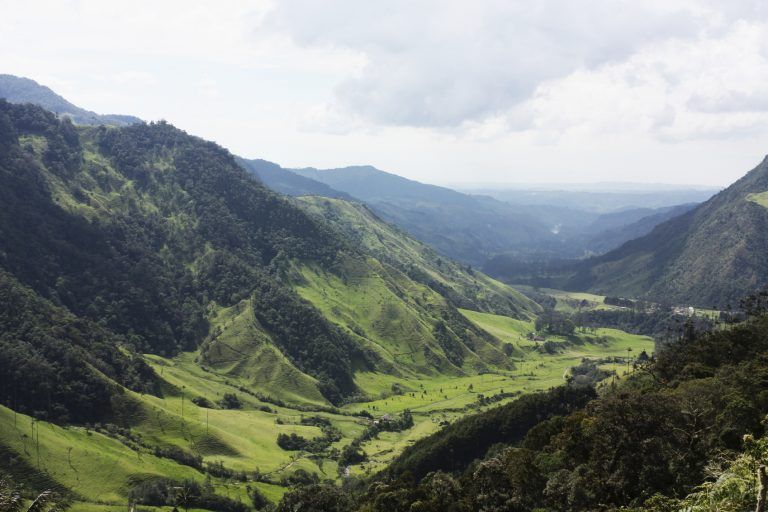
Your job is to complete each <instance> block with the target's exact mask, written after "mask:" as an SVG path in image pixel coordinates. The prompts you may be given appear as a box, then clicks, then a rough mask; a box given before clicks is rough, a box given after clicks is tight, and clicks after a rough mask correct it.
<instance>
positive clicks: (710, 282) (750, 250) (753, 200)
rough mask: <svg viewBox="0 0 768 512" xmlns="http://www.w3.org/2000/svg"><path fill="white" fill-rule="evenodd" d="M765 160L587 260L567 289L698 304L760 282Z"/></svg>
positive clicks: (767, 221) (767, 214)
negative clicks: (709, 195) (641, 234)
mask: <svg viewBox="0 0 768 512" xmlns="http://www.w3.org/2000/svg"><path fill="white" fill-rule="evenodd" d="M766 190H768V160H764V161H763V162H762V163H760V165H758V166H757V167H756V168H755V169H753V170H752V171H750V172H749V173H748V174H747V175H745V176H744V177H743V178H741V179H740V180H739V181H737V182H736V183H734V184H733V185H731V186H730V187H728V188H727V189H725V190H724V191H722V192H720V193H719V194H717V195H715V196H714V197H713V198H712V199H710V200H709V201H707V202H705V203H703V204H701V205H700V206H698V207H696V208H695V209H693V210H691V211H689V212H687V213H685V214H683V215H681V216H679V217H676V218H674V219H671V220H669V221H667V222H665V223H662V224H660V225H659V226H657V227H656V228H655V229H654V230H653V231H652V232H651V233H650V234H648V235H646V236H644V237H642V238H639V239H636V240H632V241H630V242H627V243H626V244H624V245H623V246H621V247H620V248H618V249H615V250H613V251H611V252H609V253H607V254H605V255H603V256H600V257H598V258H594V259H592V260H587V262H585V263H584V264H583V265H582V268H581V269H580V270H579V271H578V273H577V274H576V276H575V277H573V278H572V279H571V280H570V282H568V283H567V285H566V286H567V287H568V288H569V289H583V290H589V291H593V292H595V293H599V294H605V293H610V294H613V295H625V296H635V297H644V298H649V299H651V300H655V301H658V302H672V303H682V304H693V305H698V306H704V307H712V306H716V307H724V306H726V305H727V304H731V305H736V304H737V303H738V300H739V299H740V298H741V297H743V296H744V295H747V294H749V293H752V292H754V291H755V290H757V289H759V288H760V287H762V286H764V285H765V284H766V283H768V260H766V258H764V254H766V251H767V250H768V210H766V208H765V206H764V204H763V203H764V194H765V191H766Z"/></svg>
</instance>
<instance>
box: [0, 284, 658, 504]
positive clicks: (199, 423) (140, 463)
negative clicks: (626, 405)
mask: <svg viewBox="0 0 768 512" xmlns="http://www.w3.org/2000/svg"><path fill="white" fill-rule="evenodd" d="M326 290H327V289H326ZM326 292H327V291H326ZM461 313H462V314H463V315H464V316H465V318H467V319H468V320H469V321H471V322H472V323H474V324H475V325H476V326H477V327H479V328H481V329H484V330H485V331H487V332H489V333H490V334H492V335H493V336H495V337H496V338H498V339H499V340H500V341H501V342H503V343H509V344H511V345H513V346H514V351H513V352H512V355H511V356H510V357H509V360H510V363H511V364H509V365H508V366H507V368H511V369H503V370H502V369H496V370H493V371H490V372H488V373H483V374H473V375H456V376H450V375H444V374H433V375H424V374H415V373H402V374H401V375H400V376H393V375H388V374H383V373H373V372H358V373H357V374H356V383H357V384H358V386H359V387H360V388H361V389H362V390H363V391H364V392H365V393H366V394H367V395H368V396H369V397H370V399H369V401H366V402H358V403H352V404H348V405H346V406H344V407H343V408H342V409H341V410H340V411H339V413H330V412H310V411H302V410H300V408H299V406H298V405H290V404H286V406H284V407H283V406H276V405H274V404H272V403H266V402H264V401H262V400H260V399H259V398H257V397H256V396H254V395H251V394H249V393H245V392H243V391H242V390H240V389H239V388H240V386H244V387H246V388H247V389H253V390H254V391H260V392H265V393H266V392H273V391H274V388H269V387H265V388H260V387H259V386H257V385H254V382H257V380H254V378H253V376H251V375H243V374H238V373H237V372H232V371H230V370H229V369H226V368H224V369H223V370H222V369H212V368H209V367H207V366H204V365H201V364H200V363H199V362H200V361H201V360H202V359H201V355H200V353H198V352H196V353H183V354H181V355H179V356H177V357H175V358H163V357H159V356H150V355H147V356H145V357H146V360H147V361H148V362H149V364H150V365H151V366H152V367H153V368H154V369H155V371H156V372H157V374H158V375H159V376H160V377H161V379H162V380H163V382H164V396H163V397H162V398H159V397H155V396H150V395H138V394H135V393H132V392H126V396H127V397H128V398H129V400H127V403H128V404H129V407H130V409H131V413H130V415H129V417H130V420H129V421H128V420H126V423H125V424H124V425H122V426H123V427H124V428H126V429H127V428H130V434H131V438H126V437H125V436H124V433H125V432H127V430H125V431H118V432H111V433H110V432H107V431H106V430H104V429H98V431H97V429H95V428H92V429H90V430H88V429H85V428H81V427H66V428H63V427H59V426H56V425H52V424H49V423H46V422H33V421H32V419H31V418H30V417H28V416H24V415H21V414H16V415H15V414H14V413H13V412H12V411H10V410H9V409H5V408H0V448H3V449H5V450H6V451H7V452H9V453H12V454H13V456H14V457H15V459H14V460H16V461H17V462H18V464H16V465H15V466H13V467H15V468H16V469H17V470H18V472H19V473H20V475H15V476H17V477H19V478H21V479H22V480H23V479H29V478H33V479H34V478H37V479H41V478H42V479H43V480H44V481H45V482H46V484H45V485H47V486H51V485H53V486H61V487H65V488H68V489H70V490H71V491H72V492H73V493H74V494H75V495H76V496H77V499H78V500H79V501H78V502H77V504H76V506H75V507H74V508H73V510H75V511H85V512H90V511H92V510H111V509H113V508H114V509H115V510H116V509H117V507H124V506H125V504H126V503H127V501H126V500H127V492H128V490H129V488H130V486H131V485H132V484H133V483H135V482H138V481H142V480H146V479H149V478H157V477H160V476H162V477H168V478H173V479H186V478H189V479H194V480H198V481H202V480H203V479H204V474H203V473H202V472H200V471H198V470H196V469H194V468H192V467H189V466H184V465H181V464H178V463H177V462H175V461H173V460H171V459H168V458H163V457H158V456H155V455H154V453H153V451H154V448H155V447H169V446H176V447H178V448H181V449H183V450H185V451H187V452H189V453H192V454H197V455H200V456H201V457H202V458H203V460H204V461H205V462H221V463H223V464H224V466H225V467H227V468H229V469H232V470H236V471H245V472H248V473H252V472H253V471H256V470H258V471H259V472H260V473H261V474H263V475H267V477H268V479H269V480H271V481H272V482H274V484H269V483H263V482H253V481H251V482H248V483H244V482H239V481H234V480H228V479H221V478H219V479H214V485H215V488H216V491H217V492H218V493H220V494H223V495H225V496H229V497H231V498H233V499H239V500H242V501H244V502H247V500H248V496H247V488H246V486H255V487H257V488H258V489H259V490H260V491H261V492H262V493H263V494H264V495H265V496H267V497H268V498H269V499H270V500H272V501H277V500H279V498H280V496H281V495H282V493H283V492H285V490H286V487H283V486H281V485H278V484H279V483H280V481H281V479H283V478H285V477H287V476H289V475H291V474H293V473H295V472H296V471H297V470H300V469H302V470H305V471H307V472H309V473H315V474H317V475H318V476H319V477H320V478H321V479H330V480H338V479H339V478H340V476H339V473H340V472H339V471H338V467H337V464H336V462H335V461H334V460H331V459H327V458H326V459H318V458H313V457H311V456H310V454H307V453H300V452H289V451H285V450H283V449H281V448H280V447H278V446H277V443H276V439H277V435H278V434H279V433H287V434H290V433H296V434H297V435H301V436H304V437H306V438H314V437H318V436H320V435H321V431H320V429H319V428H318V427H315V426H309V425H302V424H301V420H302V417H307V416H321V417H323V418H326V419H328V420H329V421H331V423H332V424H333V426H335V427H336V428H338V429H339V430H340V431H341V433H342V439H341V440H340V441H337V442H336V443H334V445H333V446H334V447H336V448H339V449H341V448H343V447H344V446H346V445H347V444H349V443H350V442H352V440H353V439H355V438H356V437H358V436H360V435H361V434H362V433H363V431H364V430H365V429H366V428H367V426H368V421H367V420H366V419H365V418H361V417H358V416H353V415H351V414H352V413H359V412H360V411H367V412H369V413H370V414H371V415H373V416H374V417H379V416H381V415H384V414H392V415H396V414H400V413H402V412H403V411H405V410H406V409H408V410H410V411H412V414H413V417H414V426H413V427H412V428H410V429H408V430H405V431H403V432H384V433H381V434H379V436H378V438H376V439H373V440H371V441H367V442H364V443H363V444H362V448H363V450H364V451H365V453H366V455H367V457H368V460H367V461H366V462H364V463H363V464H360V465H356V466H353V467H351V468H349V471H348V472H347V473H346V474H353V475H366V474H371V473H374V472H376V471H378V470H379V469H381V468H382V467H384V466H385V465H386V464H387V463H388V462H390V461H391V460H392V459H393V458H394V457H396V456H397V455H398V454H399V453H400V452H401V451H402V450H403V449H404V448H405V447H407V446H408V445H410V444H412V443H413V442H415V441H416V440H417V439H419V438H421V437H424V436H426V435H429V434H430V433H432V432H435V431H436V430H438V429H439V428H441V424H444V422H451V421H454V420H455V419H457V418H459V417H461V416H463V415H466V414H469V413H471V412H475V411H479V410H481V409H484V408H487V407H495V406H497V405H499V404H503V403H506V402H508V401H510V400H514V399H515V398H516V397H517V396H519V395H520V394H524V393H530V392H533V391H537V390H543V389H548V388H550V387H552V386H557V385H559V384H562V383H563V382H564V378H565V377H566V376H567V373H568V369H569V368H570V367H572V366H574V365H577V364H579V363H580V362H581V360H582V359H583V358H593V359H606V358H613V357H617V358H620V357H626V356H627V355H628V354H630V355H631V354H638V353H639V352H640V351H642V350H646V351H648V352H650V351H652V349H653V342H652V340H650V339H649V338H647V337H644V336H635V335H631V334H627V333H624V332H622V331H618V330H614V329H598V330H596V331H595V332H589V333H582V332H577V333H576V334H575V335H574V336H572V337H569V338H567V339H566V338H562V337H557V336H553V337H550V338H549V341H552V342H554V343H556V344H557V350H556V351H554V352H553V353H546V352H544V351H542V350H541V346H540V344H539V343H537V342H534V341H530V340H528V339H527V338H526V334H527V333H528V332H530V331H531V330H532V328H533V322H532V321H530V320H518V319H514V318H510V317H505V316H500V315H493V314H488V313H480V312H476V311H470V310H461ZM227 315H228V318H230V321H232V322H234V323H233V324H232V325H233V327H231V328H232V329H236V328H239V327H237V325H236V324H237V322H236V321H235V320H233V319H236V318H237V314H232V313H231V312H230V313H227ZM388 348H391V347H388ZM630 348H631V349H632V351H631V352H628V351H627V349H630ZM392 357H395V356H392ZM608 366H609V367H611V368H612V369H616V370H617V371H618V372H619V373H621V371H622V370H623V369H624V365H623V364H622V363H614V364H612V365H610V364H609V365H608ZM286 382H287V383H286ZM286 382H283V384H282V385H284V386H285V387H286V389H284V390H283V393H284V395H283V396H284V397H299V396H301V393H293V390H292V389H291V388H290V386H291V382H290V381H286ZM299 384H301V383H300V382H299ZM225 393H235V394H236V395H237V396H238V397H239V399H240V400H241V402H242V409H231V410H230V409H222V408H215V409H205V408H201V407H198V406H196V405H194V404H193V403H192V401H191V400H192V399H193V398H201V397H202V398H205V399H207V400H209V401H211V402H213V403H216V402H218V401H219V400H221V398H222V397H223V396H224V394H225ZM502 394H503V395H502ZM494 395H496V396H497V397H499V400H498V401H494V402H493V403H491V404H489V405H480V399H481V398H482V397H483V396H484V397H493V396H494ZM318 402H319V401H318ZM318 402H314V403H313V401H312V400H303V401H302V404H303V406H304V407H307V406H309V407H312V406H317V405H318ZM116 421H117V420H116ZM117 422H118V423H120V422H119V421H117ZM38 439H39V445H38ZM136 439H138V440H140V443H136V442H134V441H135V440H136ZM132 440H133V441H132ZM38 446H39V449H38ZM38 456H39V463H38ZM38 464H39V465H38ZM13 467H12V469H13ZM341 473H342V474H344V473H345V471H341ZM22 477H23V478H22ZM158 510H160V509H158Z"/></svg>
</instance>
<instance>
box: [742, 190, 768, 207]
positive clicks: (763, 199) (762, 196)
mask: <svg viewBox="0 0 768 512" xmlns="http://www.w3.org/2000/svg"><path fill="white" fill-rule="evenodd" d="M746 199H747V201H752V202H753V203H756V204H759V205H760V206H763V207H765V208H768V192H760V193H759V194H747V197H746Z"/></svg>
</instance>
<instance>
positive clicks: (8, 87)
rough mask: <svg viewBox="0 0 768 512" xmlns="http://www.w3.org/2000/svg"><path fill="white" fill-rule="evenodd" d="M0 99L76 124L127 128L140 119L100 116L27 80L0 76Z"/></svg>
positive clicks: (121, 116) (114, 115) (110, 115)
mask: <svg viewBox="0 0 768 512" xmlns="http://www.w3.org/2000/svg"><path fill="white" fill-rule="evenodd" d="M0 98H5V99H6V100H7V101H9V102H11V103H32V104H34V105H39V106H41V107H43V108H44V109H46V110H50V111H51V112H54V113H55V114H57V115H59V116H67V117H69V118H71V119H72V121H74V122H75V123H77V124H87V125H98V124H108V125H114V126H127V125H131V124H135V123H140V122H141V119H139V118H137V117H133V116H125V115H116V114H108V115H100V114H97V113H95V112H91V111H90V110H86V109H84V108H81V107H78V106H76V105H73V104H72V103H70V102H69V101H67V100H65V99H64V98H62V97H61V96H59V95H58V94H56V93H55V92H53V91H52V90H51V89H49V88H48V87H46V86H44V85H40V84H38V83H37V82H35V81H34V80H31V79H29V78H23V77H18V76H14V75H3V74H0Z"/></svg>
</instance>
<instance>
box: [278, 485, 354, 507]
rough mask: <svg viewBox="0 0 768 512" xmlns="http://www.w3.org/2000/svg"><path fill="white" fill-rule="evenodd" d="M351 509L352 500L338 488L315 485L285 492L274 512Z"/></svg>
mask: <svg viewBox="0 0 768 512" xmlns="http://www.w3.org/2000/svg"><path fill="white" fill-rule="evenodd" d="M352 509H353V503H352V500H351V499H350V497H349V496H348V495H347V494H346V493H344V492H343V491H342V490H341V489H340V488H338V487H336V486H335V485H330V484H315V485H309V486H306V487H298V488H296V489H294V490H292V491H289V492H287V493H286V494H285V496H283V499H282V500H280V503H279V504H278V506H277V509H276V512H299V511H303V510H307V511H310V510H317V511H320V510H322V511H323V512H348V511H349V510H352Z"/></svg>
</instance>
